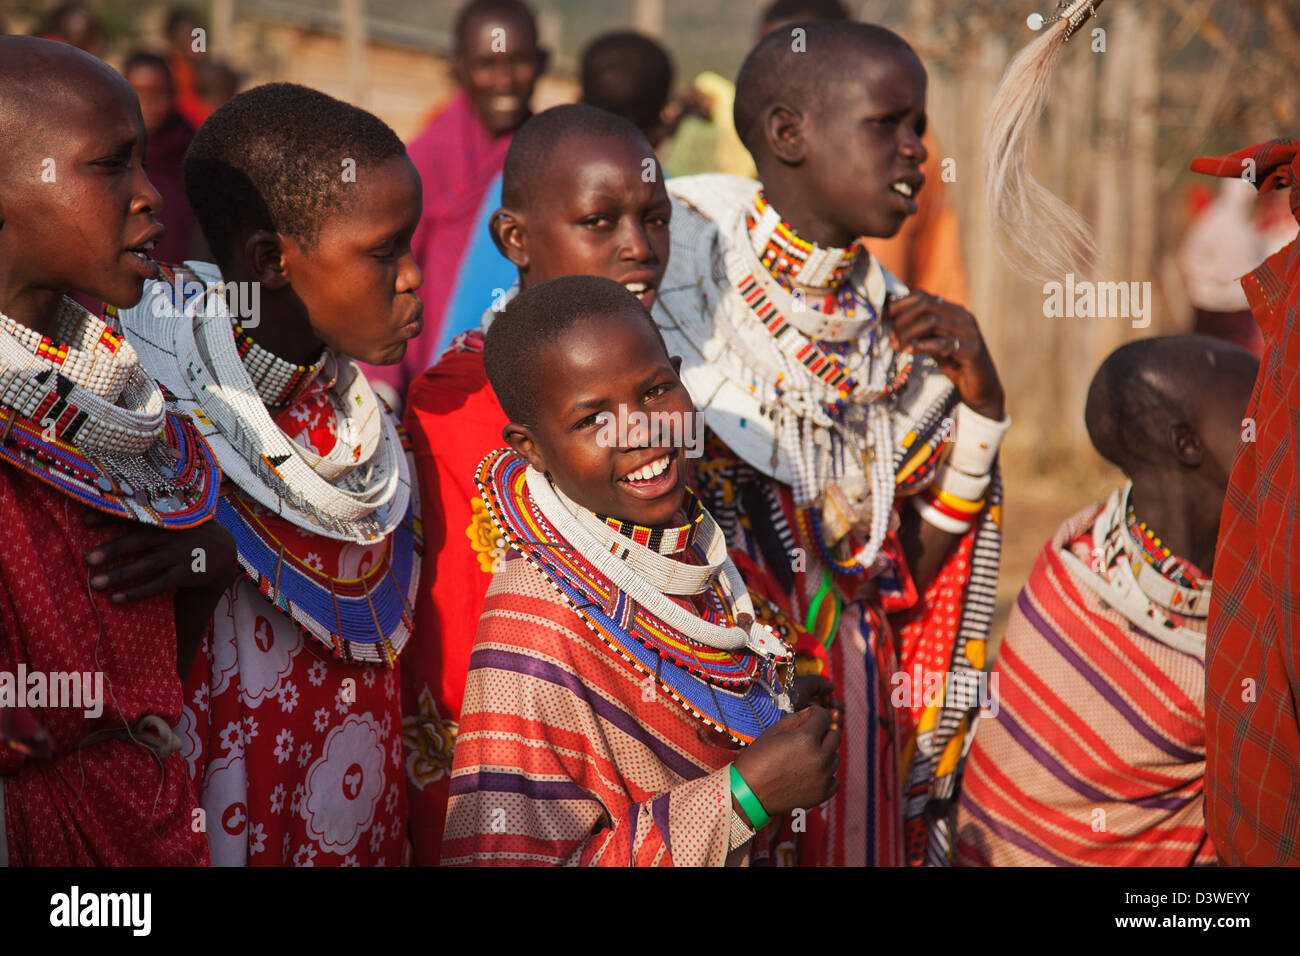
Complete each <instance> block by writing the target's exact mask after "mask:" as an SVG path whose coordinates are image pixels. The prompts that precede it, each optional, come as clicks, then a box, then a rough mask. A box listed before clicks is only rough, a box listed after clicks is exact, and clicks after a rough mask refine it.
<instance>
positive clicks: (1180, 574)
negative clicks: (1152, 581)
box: [1126, 502, 1205, 591]
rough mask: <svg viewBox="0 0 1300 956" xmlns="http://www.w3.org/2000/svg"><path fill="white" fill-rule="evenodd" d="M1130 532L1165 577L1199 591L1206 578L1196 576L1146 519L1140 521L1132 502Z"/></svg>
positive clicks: (1145, 555)
mask: <svg viewBox="0 0 1300 956" xmlns="http://www.w3.org/2000/svg"><path fill="white" fill-rule="evenodd" d="M1126 517H1127V519H1128V532H1129V534H1130V535H1131V536H1132V538H1133V541H1134V542H1135V543H1136V544H1137V545H1138V547H1139V548H1140V549H1141V551H1140V553H1141V555H1142V557H1143V558H1144V559H1146V562H1147V564H1149V565H1151V567H1153V568H1155V569H1156V570H1157V571H1159V572H1160V573H1161V574H1162V575H1163V576H1164V577H1166V578H1168V579H1169V580H1170V581H1173V582H1174V583H1175V584H1177V585H1178V586H1179V587H1181V588H1187V589H1188V590H1193V591H1199V590H1200V589H1201V587H1202V586H1203V585H1204V583H1205V580H1204V578H1200V577H1194V576H1193V573H1192V570H1191V567H1190V564H1189V562H1186V561H1184V560H1183V559H1182V558H1179V557H1177V556H1176V555H1174V554H1173V552H1171V551H1170V550H1169V549H1168V548H1166V547H1165V546H1164V545H1163V544H1162V543H1161V541H1160V539H1159V538H1158V537H1156V533H1155V532H1154V531H1152V530H1151V529H1150V528H1148V527H1147V523H1146V522H1145V521H1139V520H1138V517H1137V515H1136V514H1135V513H1134V511H1133V505H1132V503H1131V502H1130V503H1129V506H1128V514H1127V516H1126Z"/></svg>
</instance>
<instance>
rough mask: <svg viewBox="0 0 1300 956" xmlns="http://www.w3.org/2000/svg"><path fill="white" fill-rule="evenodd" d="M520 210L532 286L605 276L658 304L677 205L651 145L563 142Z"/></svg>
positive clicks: (522, 261)
mask: <svg viewBox="0 0 1300 956" xmlns="http://www.w3.org/2000/svg"><path fill="white" fill-rule="evenodd" d="M647 160H648V161H649V165H647ZM647 177H651V178H650V180H649V181H648V182H647ZM513 215H514V217H515V219H516V220H517V222H518V223H519V225H520V229H519V233H518V238H517V241H518V242H519V243H521V244H522V248H521V249H520V250H518V251H517V252H516V253H515V254H514V255H512V260H513V261H515V263H516V264H517V265H520V266H521V268H522V269H523V274H524V285H525V286H534V285H539V284H541V283H543V282H546V281H548V280H550V279H558V278H560V277H561V276H571V275H594V276H603V277H605V278H607V279H613V280H614V281H615V282H618V283H620V284H622V285H624V286H627V287H628V291H630V292H632V293H633V294H634V295H636V296H637V298H639V299H640V300H641V304H642V305H644V306H645V307H646V309H649V308H650V307H651V305H652V304H653V303H654V298H655V295H656V293H657V291H658V289H659V283H660V281H661V280H662V279H663V276H664V270H665V269H666V268H667V267H668V251H669V242H668V221H669V219H670V218H671V216H672V204H671V202H669V199H668V192H667V190H666V189H665V188H664V183H663V171H662V170H661V169H660V168H659V163H658V161H657V160H656V159H655V156H654V152H653V151H652V150H650V149H649V145H648V144H646V143H641V144H637V143H635V142H633V141H625V140H615V139H610V138H608V137H600V138H596V137H588V136H584V137H575V138H571V139H568V140H566V141H564V142H562V143H561V144H560V146H559V147H558V148H557V149H556V150H555V151H554V155H553V157H552V158H551V159H550V160H548V162H547V165H546V170H545V172H544V174H543V175H542V176H541V177H540V179H539V181H538V182H537V183H536V184H535V185H534V189H533V190H532V194H531V197H530V199H529V202H528V208H527V210H524V211H521V212H518V213H514V214H513ZM519 253H522V256H523V258H522V259H520V258H518V255H519Z"/></svg>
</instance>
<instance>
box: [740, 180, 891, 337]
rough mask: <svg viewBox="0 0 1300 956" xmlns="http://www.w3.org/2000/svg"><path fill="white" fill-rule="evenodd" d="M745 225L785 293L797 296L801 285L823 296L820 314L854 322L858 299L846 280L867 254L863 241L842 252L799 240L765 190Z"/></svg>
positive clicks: (746, 216) (763, 261) (759, 195)
mask: <svg viewBox="0 0 1300 956" xmlns="http://www.w3.org/2000/svg"><path fill="white" fill-rule="evenodd" d="M745 224H746V225H747V226H748V228H749V235H750V241H751V242H752V244H753V246H754V251H755V252H756V253H758V259H759V262H761V263H762V264H763V267H764V268H765V269H767V271H768V272H770V273H771V274H772V277H773V278H774V279H776V281H777V282H779V283H781V287H782V288H783V289H785V290H786V291H787V292H789V293H791V294H792V295H796V294H800V293H799V292H798V290H797V289H796V285H799V286H803V287H805V288H807V289H812V290H814V291H817V292H820V293H821V294H822V301H821V308H820V311H822V312H825V313H826V314H827V315H830V314H832V313H835V312H837V311H838V312H840V313H842V314H844V315H846V316H848V317H849V318H852V317H853V316H854V315H855V314H856V312H857V304H858V297H857V295H856V294H855V293H854V290H853V285H852V283H849V282H846V281H845V280H846V279H848V277H849V274H850V273H851V272H852V271H853V269H854V267H855V266H856V265H857V264H858V262H859V260H860V259H861V257H862V254H863V253H864V252H865V247H864V246H863V245H862V241H861V240H854V241H853V243H852V244H851V245H850V246H849V247H848V248H847V249H839V248H836V247H834V246H831V247H822V246H819V245H817V244H816V243H812V242H809V241H808V240H806V239H801V238H799V236H798V235H796V234H795V231H794V229H792V228H791V227H790V224H789V223H788V222H786V221H785V220H784V219H782V218H781V216H780V215H779V214H778V213H777V211H776V210H775V209H773V208H772V206H771V205H770V204H769V203H768V201H767V198H766V197H765V196H764V195H763V191H762V190H761V189H760V190H759V192H758V195H756V196H755V197H754V203H753V208H751V209H749V210H747V211H746V213H745ZM814 308H816V306H814ZM868 308H870V306H868Z"/></svg>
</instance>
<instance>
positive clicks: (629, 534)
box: [597, 489, 704, 557]
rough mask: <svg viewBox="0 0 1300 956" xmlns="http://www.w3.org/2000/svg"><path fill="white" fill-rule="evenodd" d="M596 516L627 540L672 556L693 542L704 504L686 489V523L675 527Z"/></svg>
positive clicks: (702, 518) (701, 519) (697, 531)
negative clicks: (655, 526)
mask: <svg viewBox="0 0 1300 956" xmlns="http://www.w3.org/2000/svg"><path fill="white" fill-rule="evenodd" d="M597 517H598V518H600V520H601V521H603V522H605V524H606V525H608V526H609V527H611V528H613V529H614V530H615V531H617V532H618V533H619V534H621V535H622V536H623V537H625V538H627V539H628V540H629V541H632V542H634V543H636V544H639V545H643V546H645V547H647V548H649V549H650V550H651V551H655V552H657V553H659V554H662V555H664V556H665V557H672V556H673V555H677V554H681V553H682V552H683V551H685V550H686V549H687V548H689V547H690V546H691V545H693V544H694V543H695V538H696V536H697V534H698V533H699V530H700V522H701V521H703V520H704V505H702V504H700V499H699V498H697V497H695V494H694V492H689V489H688V496H687V506H686V518H687V521H686V524H684V525H680V526H678V527H676V528H647V527H645V526H644V525H639V524H636V523H635V522H632V521H620V520H619V519H618V518H609V517H606V516H605V515H597Z"/></svg>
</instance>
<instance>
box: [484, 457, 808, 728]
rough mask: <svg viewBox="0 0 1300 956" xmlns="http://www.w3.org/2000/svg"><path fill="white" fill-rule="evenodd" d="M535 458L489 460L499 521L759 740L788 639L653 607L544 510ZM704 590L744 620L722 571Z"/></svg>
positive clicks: (547, 570)
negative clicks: (703, 640) (777, 641)
mask: <svg viewBox="0 0 1300 956" xmlns="http://www.w3.org/2000/svg"><path fill="white" fill-rule="evenodd" d="M526 466H527V462H525V461H524V460H523V459H522V458H521V457H520V456H519V455H518V454H517V453H515V452H512V451H508V450H505V449H500V450H497V451H494V452H491V453H490V454H489V455H488V456H487V457H486V458H485V459H484V460H483V461H482V462H481V463H480V464H479V467H478V471H477V473H476V475H475V483H476V484H477V485H478V488H479V493H480V495H481V496H482V499H483V502H484V504H485V506H486V508H487V511H488V515H489V516H490V518H491V520H492V522H493V524H494V525H495V526H496V528H497V530H498V531H499V532H500V533H501V535H502V536H503V537H505V538H506V539H507V540H508V541H509V542H510V544H511V546H512V547H514V548H516V549H517V550H518V551H519V552H520V553H521V554H523V556H524V557H525V559H527V561H528V562H529V564H531V565H532V566H533V567H534V568H536V569H537V570H538V571H540V572H541V573H542V574H543V575H544V576H545V577H546V579H547V580H548V581H549V582H550V583H551V585H552V586H553V587H554V588H555V589H556V591H557V592H558V593H559V594H560V595H561V596H562V597H563V599H564V601H565V603H567V604H568V605H569V607H570V608H571V609H572V610H573V611H574V612H575V613H576V614H578V616H579V617H580V618H581V619H582V620H583V623H584V624H585V625H586V627H587V628H588V629H589V630H591V631H592V633H594V634H595V635H596V636H597V637H598V638H599V639H600V640H601V641H602V642H604V643H605V644H606V645H607V646H608V647H610V649H611V650H613V651H615V652H616V653H617V654H618V655H619V656H620V657H622V658H623V659H624V660H626V661H628V662H629V663H630V664H632V665H633V666H634V667H636V668H637V670H638V671H640V672H641V673H643V674H645V675H646V676H647V677H650V678H653V679H654V681H655V683H656V684H657V685H658V687H659V688H660V689H661V690H663V691H664V692H665V693H666V694H668V696H669V697H670V698H672V699H673V700H675V701H676V702H677V703H678V704H680V705H681V706H682V707H683V708H684V709H685V710H686V711H687V712H689V713H691V714H693V715H694V716H695V717H696V718H698V719H699V720H701V721H702V722H703V723H705V724H707V725H708V726H711V727H713V728H714V729H716V730H719V731H722V732H723V733H725V734H727V735H728V736H730V737H731V739H732V740H733V741H734V742H736V743H738V744H742V745H748V744H750V743H752V742H753V741H754V740H755V739H757V738H758V737H759V735H761V734H762V732H763V731H764V730H765V729H766V728H767V727H769V726H771V725H772V724H773V723H775V722H776V721H778V720H780V719H781V716H782V710H781V707H780V706H779V704H778V702H777V699H776V697H775V696H774V694H773V693H772V691H773V689H779V688H780V686H781V677H780V670H781V669H784V668H786V667H787V666H788V665H789V662H790V660H791V656H790V654H791V652H790V651H789V649H788V648H786V649H785V651H784V654H783V655H782V657H781V658H780V659H774V660H765V659H763V658H762V657H760V656H759V655H758V654H755V653H750V652H747V651H741V652H736V651H727V650H718V649H715V648H713V647H708V646H705V645H703V644H700V643H699V642H697V641H695V640H693V639H691V638H690V637H689V636H688V635H686V634H684V633H683V632H681V631H679V630H677V629H676V628H674V627H673V626H671V625H670V624H668V623H667V622H666V621H665V620H664V619H663V618H661V617H659V616H657V615H656V614H653V613H651V612H650V611H649V610H648V609H647V608H646V607H645V606H644V605H642V604H641V603H638V602H637V601H635V600H633V599H632V598H631V597H630V596H629V594H628V593H627V592H626V591H624V590H622V589H620V588H619V587H618V586H617V585H615V584H614V583H613V581H611V580H610V578H609V577H608V576H606V575H605V574H604V573H602V572H601V571H600V569H599V568H598V567H597V566H596V565H595V564H594V563H593V561H592V560H591V559H590V558H588V557H587V556H586V555H584V554H581V553H579V551H578V550H577V549H576V548H575V547H573V546H572V545H571V544H570V543H569V541H568V540H567V539H566V538H565V537H564V536H563V535H562V534H561V533H560V532H559V530H558V528H557V527H556V525H554V524H553V523H552V522H551V521H550V519H549V518H547V516H546V515H545V514H543V511H542V509H541V508H540V507H539V506H538V504H537V503H536V501H534V500H533V498H532V495H531V492H530V491H529V489H528V483H527V480H526V476H525V470H526ZM694 547H697V548H698V545H696V546H694ZM701 596H703V597H704V598H705V602H704V603H705V606H706V608H707V610H705V611H704V612H703V613H702V614H701V615H700V617H701V619H702V620H704V621H706V622H708V623H709V624H716V625H717V626H719V627H722V626H728V625H731V626H734V625H735V622H736V618H735V613H736V611H737V609H738V608H737V602H736V600H735V595H730V594H728V593H727V592H726V588H725V587H724V586H723V584H722V581H721V580H718V579H715V580H714V581H712V582H711V583H710V584H709V586H708V588H707V591H706V592H705V593H703V594H702V595H701ZM746 603H748V598H747V595H746ZM751 606H752V605H751Z"/></svg>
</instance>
